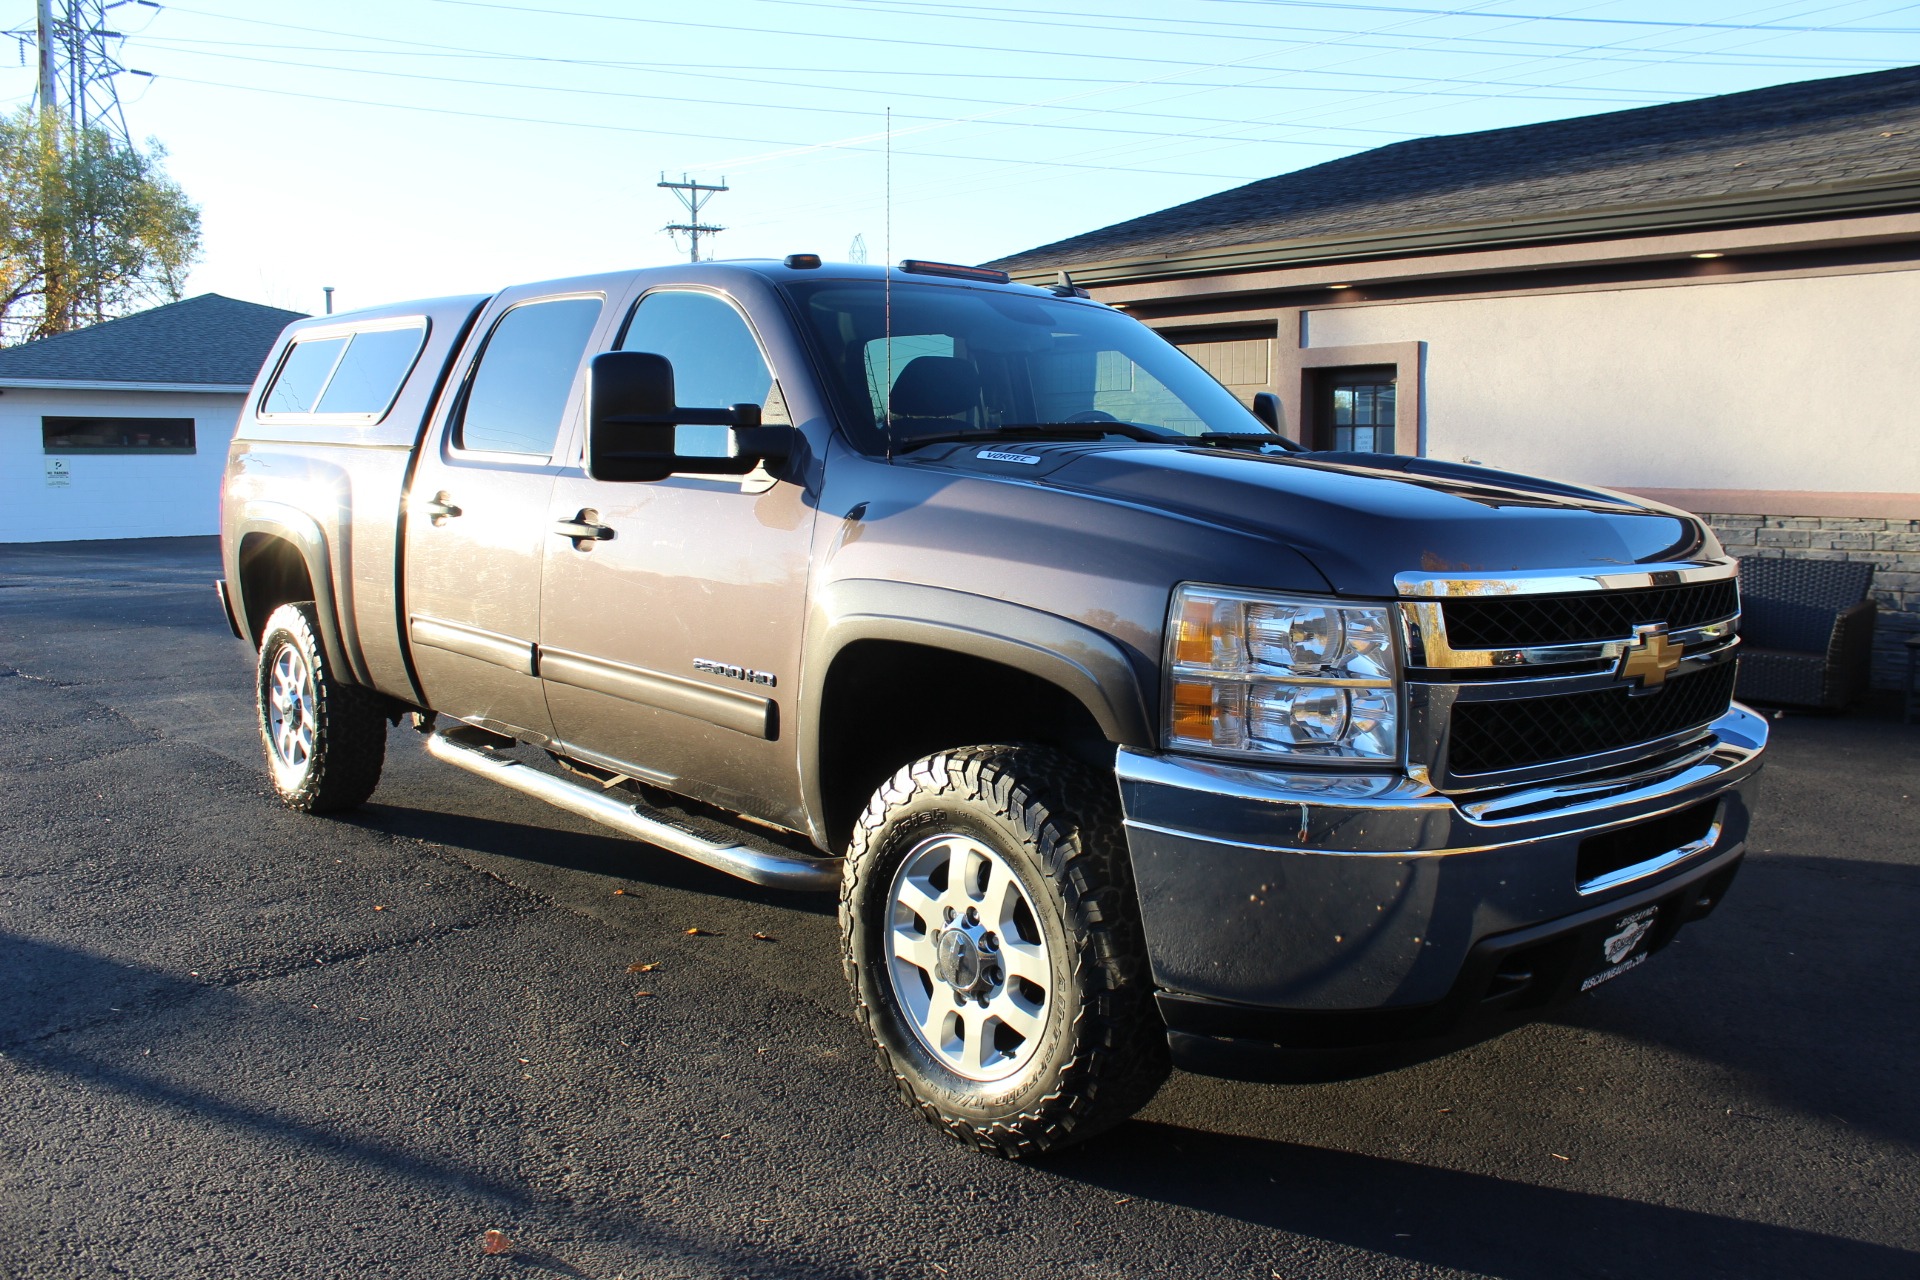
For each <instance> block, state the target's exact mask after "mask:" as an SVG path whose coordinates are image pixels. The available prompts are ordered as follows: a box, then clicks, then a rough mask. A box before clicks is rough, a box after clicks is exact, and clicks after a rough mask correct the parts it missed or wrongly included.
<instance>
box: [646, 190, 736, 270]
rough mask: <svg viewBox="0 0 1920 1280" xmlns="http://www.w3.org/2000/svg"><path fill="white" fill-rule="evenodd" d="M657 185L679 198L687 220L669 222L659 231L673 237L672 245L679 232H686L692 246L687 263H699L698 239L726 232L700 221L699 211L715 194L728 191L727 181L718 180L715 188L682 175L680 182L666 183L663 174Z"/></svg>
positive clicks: (676, 241)
mask: <svg viewBox="0 0 1920 1280" xmlns="http://www.w3.org/2000/svg"><path fill="white" fill-rule="evenodd" d="M659 185H660V186H663V187H665V188H666V189H667V190H669V191H671V192H673V194H675V195H676V196H679V197H680V204H681V207H682V208H684V209H685V210H686V211H687V220H686V221H685V222H670V223H668V224H667V225H666V226H664V227H662V228H660V229H661V230H662V231H665V232H666V233H667V234H668V235H670V236H673V237H674V244H676V245H678V244H679V243H680V239H679V235H680V232H682V231H684V232H686V233H687V238H688V239H689V240H690V241H692V244H693V248H692V252H691V253H689V254H688V256H687V261H688V262H698V261H700V237H701V236H703V235H704V236H710V235H714V234H715V233H717V232H721V231H725V230H726V228H725V227H716V226H713V225H712V224H710V223H705V222H702V221H700V210H702V209H704V208H706V205H707V201H709V200H711V199H713V197H714V195H715V194H716V193H718V192H721V191H725V190H727V189H728V187H727V180H726V179H725V178H722V179H720V185H719V186H717V187H716V186H712V185H710V184H708V183H704V182H695V181H693V180H692V179H691V178H689V177H687V175H686V174H684V173H683V174H681V175H680V181H678V182H668V181H667V175H666V174H664V173H663V174H661V175H660V182H659Z"/></svg>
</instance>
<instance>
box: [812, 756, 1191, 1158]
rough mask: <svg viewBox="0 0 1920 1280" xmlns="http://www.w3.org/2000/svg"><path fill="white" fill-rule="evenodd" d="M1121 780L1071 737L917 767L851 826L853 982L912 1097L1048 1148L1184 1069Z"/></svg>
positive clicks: (1021, 1146) (1123, 1112) (941, 1112)
mask: <svg viewBox="0 0 1920 1280" xmlns="http://www.w3.org/2000/svg"><path fill="white" fill-rule="evenodd" d="M1117 808H1118V806H1117V804H1116V801H1115V797H1114V795H1113V788H1112V784H1111V783H1110V782H1108V781H1107V780H1105V779H1103V778H1101V777H1100V776H1099V775H1097V774H1095V773H1094V772H1093V771H1092V770H1090V769H1088V768H1086V767H1085V766H1083V765H1080V764H1078V763H1077V762H1075V761H1072V760H1069V759H1067V758H1066V757H1064V756H1061V755H1059V754H1058V753H1056V752H1053V751H1050V750H1046V749H1043V748H1035V747H1012V746H981V747H968V748H964V749H961V750H956V751H947V752H942V753H940V754H937V755H932V756H928V757H926V758H924V759H922V760H918V761H916V762H914V763H913V764H912V765H909V766H908V767H907V768H905V769H902V770H901V771H900V772H899V773H897V774H895V775H894V777H893V778H892V779H890V780H889V781H888V782H887V784H886V785H885V786H883V787H881V788H880V790H879V792H878V793H876V794H875V796H874V797H873V800H872V801H871V803H869V805H868V806H867V810H866V812H865V813H864V814H862V815H861V818H860V820H859V823H858V824H857V826H856V828H855V831H854V840H853V847H852V849H851V850H850V851H849V854H848V864H847V873H846V876H845V878H844V880H843V882H842V889H841V903H840V922H841V930H842V936H843V939H844V947H845V951H844V954H845V963H846V969H847V977H848V980H849V981H850V982H851V983H852V985H853V989H854V996H855V999H856V1001H857V1003H858V1005H859V1009H860V1014H861V1017H862V1019H863V1021H864V1022H865V1023H866V1025H867V1029H868V1030H869V1032H870V1033H871V1034H872V1036H873V1040H874V1045H875V1047H876V1049H877V1050H878V1054H879V1058H880V1062H881V1065H882V1066H883V1067H884V1068H885V1069H887V1070H888V1071H889V1072H891V1073H892V1075H893V1077H894V1079H895V1082H896V1084H897V1086H898V1088H899V1090H900V1093H901V1095H902V1097H904V1098H905V1099H906V1100H907V1101H908V1103H910V1104H911V1105H912V1106H914V1107H915V1108H916V1109H917V1110H919V1111H920V1112H921V1114H922V1115H923V1116H924V1117H925V1118H926V1119H928V1120H930V1121H932V1122H933V1123H935V1124H937V1125H939V1126H940V1127H941V1128H942V1129H944V1130H945V1131H946V1132H947V1133H948V1134H949V1135H950V1136H952V1137H954V1138H956V1139H958V1140H959V1141H962V1142H966V1143H969V1144H970V1145H973V1146H977V1147H979V1148H981V1149H983V1150H987V1151H992V1152H995V1153H998V1154H1001V1155H1006V1156H1026V1155H1035V1154H1039V1153H1042V1152H1045V1151H1049V1150H1053V1149H1055V1148H1058V1147H1061V1146H1065V1145H1067V1144H1068V1143H1071V1142H1077V1141H1080V1140H1081V1139H1084V1138H1087V1137H1089V1136H1091V1135H1093V1134H1095V1133H1098V1132H1100V1131H1101V1130H1102V1129H1105V1128H1108V1127H1110V1126H1112V1125H1115V1124H1118V1123H1119V1122H1120V1121H1122V1120H1124V1119H1126V1118H1127V1117H1128V1116H1130V1115H1132V1114H1133V1113H1134V1112H1135V1111H1136V1110H1138V1109H1139V1108H1140V1107H1141V1106H1143V1105H1144V1104H1145V1103H1146V1101H1147V1100H1148V1099H1149V1098H1151V1097H1152V1096H1153V1093H1154V1091H1155V1090H1156V1089H1158V1088H1159V1086H1160V1083H1161V1081H1162V1080H1164V1079H1165V1078H1166V1075H1167V1071H1168V1063H1167V1049H1166V1035H1165V1031H1164V1029H1163V1027H1162V1025H1161V1023H1160V1020H1159V1018H1158V1016H1157V1015H1156V1013H1155V1012H1154V1009H1153V1005H1152V997H1151V989H1150V983H1149V982H1148V977H1147V968H1146V957H1145V950H1144V946H1143V943H1142V941H1141V936H1140V925H1139V912H1138V908H1137V905H1136V903H1135V901H1134V898H1133V888H1132V882H1131V877H1130V875H1129V871H1130V868H1129V865H1128V862H1127V858H1126V849H1125V843H1124V838H1123V835H1122V832H1121V828H1120V822H1119V815H1118V812H1117Z"/></svg>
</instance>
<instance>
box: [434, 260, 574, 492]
mask: <svg viewBox="0 0 1920 1280" xmlns="http://www.w3.org/2000/svg"><path fill="white" fill-rule="evenodd" d="M599 319H600V299H598V298H579V297H575V298H551V299H545V300H542V301H538V302H523V303H521V304H520V305H519V306H517V307H514V308H513V309H512V310H511V311H509V312H507V314H506V315H504V316H502V317H501V318H500V320H499V323H497V324H495V325H494V327H493V332H492V333H491V334H489V335H488V337H487V345H486V348H485V349H484V350H483V351H482V352H481V353H480V367H479V368H478V369H476V370H475V371H474V375H473V381H472V382H471V383H470V384H469V385H468V388H467V396H466V403H465V405H464V406H463V407H462V408H461V411H460V423H459V428H458V430H457V431H456V433H455V437H454V439H455V443H456V444H457V445H458V446H459V447H460V448H462V449H474V450H481V451H484V452H487V453H522V454H535V455H539V456H542V457H544V456H547V455H549V454H551V453H552V452H553V442H554V439H555V437H556V436H558V435H559V433H560V415H561V414H562V413H564V412H566V408H567V397H568V396H569V395H570V394H572V392H573V381H574V378H575V377H576V376H577V375H578V374H579V372H580V357H581V356H582V355H584V354H585V353H586V349H587V339H589V338H591V337H592V336H593V327H594V325H595V324H597V323H598V322H599Z"/></svg>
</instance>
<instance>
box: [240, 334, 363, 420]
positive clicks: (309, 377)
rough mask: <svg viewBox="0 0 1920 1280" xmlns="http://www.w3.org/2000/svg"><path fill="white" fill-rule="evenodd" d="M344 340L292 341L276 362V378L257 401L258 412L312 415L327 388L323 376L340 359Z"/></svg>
mask: <svg viewBox="0 0 1920 1280" xmlns="http://www.w3.org/2000/svg"><path fill="white" fill-rule="evenodd" d="M346 345H347V340H346V339H345V338H323V339H320V340H319V341H316V342H296V343H294V344H293V349H292V350H291V351H289V352H287V358H286V359H285V360H282V361H281V362H280V375H279V376H278V377H276V378H275V379H274V380H273V385H272V386H271V387H269V388H267V394H266V397H265V398H264V399H263V400H262V401H261V402H260V411H261V412H262V413H312V412H313V406H314V405H315V404H316V403H317V402H318V401H319V399H320V389H321V388H322V387H324V386H326V385H327V375H328V374H330V373H332V372H333V365H334V362H335V361H336V360H338V359H339V358H340V352H341V350H342V348H344V347H345V346H346Z"/></svg>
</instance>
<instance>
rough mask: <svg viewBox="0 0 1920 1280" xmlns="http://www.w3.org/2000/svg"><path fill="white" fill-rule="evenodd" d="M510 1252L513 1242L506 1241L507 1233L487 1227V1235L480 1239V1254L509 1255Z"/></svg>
mask: <svg viewBox="0 0 1920 1280" xmlns="http://www.w3.org/2000/svg"><path fill="white" fill-rule="evenodd" d="M512 1250H513V1241H511V1240H509V1239H507V1233H506V1232H504V1231H500V1230H497V1229H495V1228H493V1227H489V1228H487V1233H486V1234H485V1235H483V1236H481V1237H480V1252H482V1253H489V1254H492V1253H510V1252H512Z"/></svg>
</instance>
